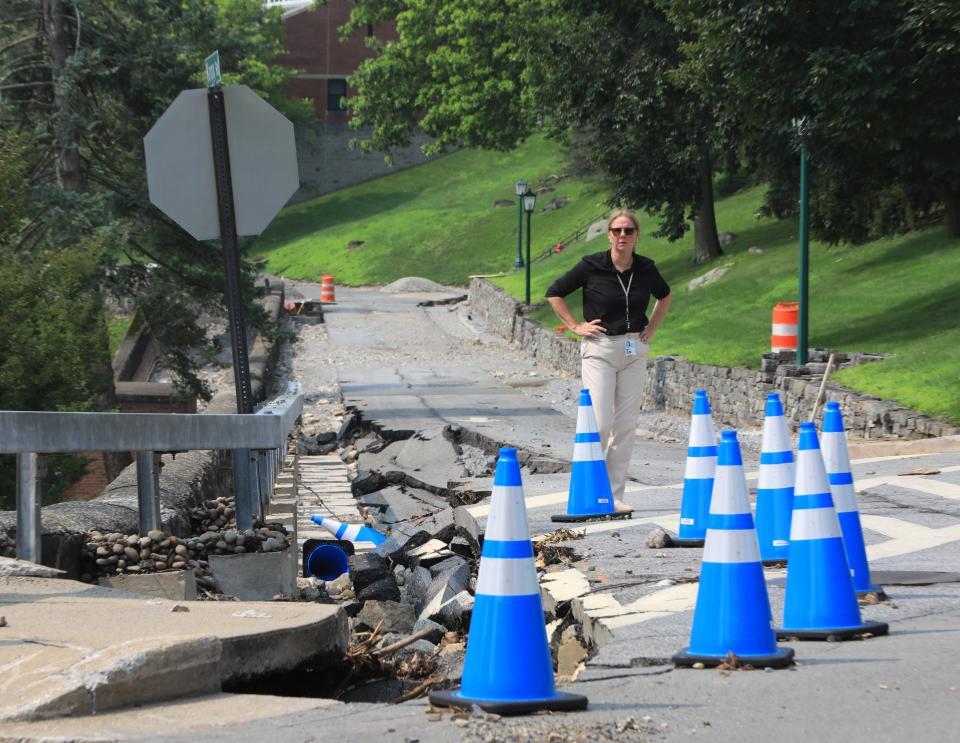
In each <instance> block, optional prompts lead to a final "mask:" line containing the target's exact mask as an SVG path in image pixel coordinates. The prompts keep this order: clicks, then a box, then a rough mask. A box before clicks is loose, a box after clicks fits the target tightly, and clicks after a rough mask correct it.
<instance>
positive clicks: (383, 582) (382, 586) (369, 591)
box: [357, 573, 400, 603]
mask: <svg viewBox="0 0 960 743" xmlns="http://www.w3.org/2000/svg"><path fill="white" fill-rule="evenodd" d="M357 601H360V602H361V603H363V602H365V601H366V602H369V601H400V588H399V587H398V586H397V581H396V579H395V578H394V577H393V573H389V574H387V575H386V576H384V577H383V578H380V579H379V580H375V581H374V582H373V583H369V584H368V585H366V586H365V587H364V588H362V589H360V590H358V591H357Z"/></svg>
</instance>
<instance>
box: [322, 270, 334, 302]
mask: <svg viewBox="0 0 960 743" xmlns="http://www.w3.org/2000/svg"><path fill="white" fill-rule="evenodd" d="M320 301H321V302H322V303H324V304H336V302H337V297H336V292H335V291H334V288H333V276H329V275H328V276H324V277H323V279H322V280H321V282H320Z"/></svg>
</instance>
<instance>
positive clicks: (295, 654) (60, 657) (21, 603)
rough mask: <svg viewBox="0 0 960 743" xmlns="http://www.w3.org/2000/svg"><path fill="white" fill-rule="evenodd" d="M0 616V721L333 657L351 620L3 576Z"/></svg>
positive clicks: (307, 608)
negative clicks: (0, 635)
mask: <svg viewBox="0 0 960 743" xmlns="http://www.w3.org/2000/svg"><path fill="white" fill-rule="evenodd" d="M176 606H180V607H182V608H183V609H188V610H187V611H181V610H178V611H173V609H174V607H176ZM0 614H3V615H4V616H5V617H6V618H7V624H8V626H7V627H5V628H4V629H3V632H4V643H3V644H2V645H0V667H3V668H5V669H6V670H5V672H4V673H5V676H4V681H5V687H4V688H5V691H4V695H3V698H2V699H0V720H30V719H38V718H43V717H50V716H54V715H74V714H91V713H92V712H94V711H97V712H99V711H101V710H104V709H108V708H110V707H117V706H121V705H125V704H132V703H138V704H139V703H143V702H150V701H153V702H156V701H161V700H163V699H170V698H174V697H178V696H181V695H183V694H185V693H186V694H194V693H200V692H204V691H210V690H211V689H214V690H215V689H218V688H219V686H220V684H221V683H223V682H227V681H233V680H240V679H244V678H249V677H252V676H258V675H263V674H269V673H282V672H285V671H289V670H292V669H293V668H295V667H297V666H299V665H300V664H302V663H303V662H305V661H307V660H310V659H320V658H323V657H329V656H331V655H333V656H338V657H339V656H340V655H342V654H343V652H345V650H346V647H347V642H348V640H349V628H348V625H347V617H346V615H345V614H344V613H343V612H342V611H340V610H339V609H338V608H337V607H336V606H331V605H323V604H307V603H299V604H297V603H272V604H254V605H250V604H244V603H238V602H218V601H200V602H193V603H191V604H190V605H189V607H186V606H184V604H183V603H182V602H181V603H178V602H174V601H168V600H166V599H144V598H143V597H142V596H137V595H134V594H131V593H126V592H124V591H118V590H115V589H111V588H105V587H101V586H91V585H89V584H86V583H80V582H78V581H71V580H66V579H49V578H32V577H14V578H10V577H7V578H0ZM65 617H68V618H69V621H65V620H64V618H65ZM117 617H122V618H123V620H122V621H117ZM91 628H96V630H95V631H92V630H91ZM145 638H149V639H145ZM94 705H95V706H94Z"/></svg>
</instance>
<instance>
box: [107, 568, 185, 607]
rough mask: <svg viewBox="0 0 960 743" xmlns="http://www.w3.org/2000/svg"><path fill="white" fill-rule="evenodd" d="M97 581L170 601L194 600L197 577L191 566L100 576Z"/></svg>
mask: <svg viewBox="0 0 960 743" xmlns="http://www.w3.org/2000/svg"><path fill="white" fill-rule="evenodd" d="M99 583H100V585H101V586H106V587H107V588H116V589H119V590H121V591H127V592H128V593H135V594H137V595H139V596H151V597H153V598H161V599H170V600H171V601H195V600H196V598H197V578H196V572H195V571H194V569H193V568H188V569H187V570H166V571H164V572H162V573H140V574H139V575H132V574H131V575H113V576H109V577H106V578H101V579H100V580H99Z"/></svg>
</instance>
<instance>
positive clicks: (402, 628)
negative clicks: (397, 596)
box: [356, 601, 417, 635]
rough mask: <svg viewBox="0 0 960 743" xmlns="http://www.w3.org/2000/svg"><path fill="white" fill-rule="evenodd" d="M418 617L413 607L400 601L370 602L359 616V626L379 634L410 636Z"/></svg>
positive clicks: (364, 606) (357, 620)
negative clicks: (394, 633) (374, 630)
mask: <svg viewBox="0 0 960 743" xmlns="http://www.w3.org/2000/svg"><path fill="white" fill-rule="evenodd" d="M416 620H417V617H416V614H415V613H414V611H413V607H412V606H410V605H409V604H401V603H400V602H399V601H368V602H367V603H365V604H364V605H363V608H362V609H361V610H360V613H359V614H357V619H356V622H357V626H358V627H366V628H368V629H376V630H377V631H378V632H381V633H384V634H385V633H387V632H400V633H401V634H408V635H409V634H410V633H411V632H412V631H413V625H414V623H415V622H416Z"/></svg>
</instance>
